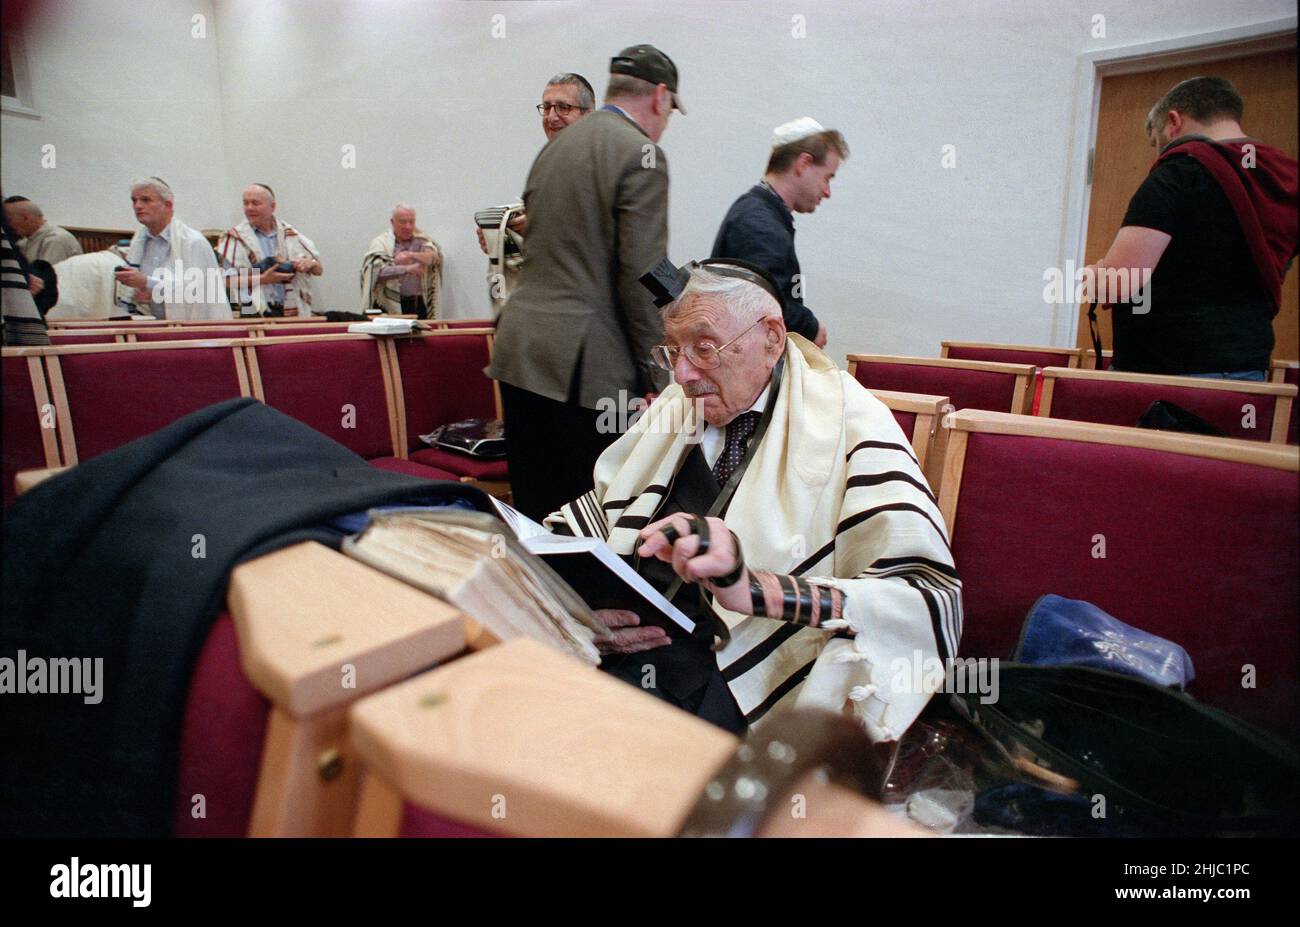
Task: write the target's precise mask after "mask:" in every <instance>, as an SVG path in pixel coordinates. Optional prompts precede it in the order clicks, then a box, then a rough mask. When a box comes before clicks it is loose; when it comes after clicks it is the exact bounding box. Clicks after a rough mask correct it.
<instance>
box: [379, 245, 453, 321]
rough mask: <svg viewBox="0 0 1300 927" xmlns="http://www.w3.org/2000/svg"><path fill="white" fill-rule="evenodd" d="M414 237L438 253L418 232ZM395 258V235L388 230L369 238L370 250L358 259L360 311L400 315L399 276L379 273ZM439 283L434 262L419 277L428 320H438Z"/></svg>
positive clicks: (439, 272)
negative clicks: (384, 275)
mask: <svg viewBox="0 0 1300 927" xmlns="http://www.w3.org/2000/svg"><path fill="white" fill-rule="evenodd" d="M414 237H415V238H416V239H418V240H419V241H423V242H426V243H428V244H429V246H430V247H432V248H433V250H434V251H437V252H438V253H439V254H442V249H441V248H439V247H438V243H437V242H436V241H434V240H433V239H432V238H430V237H429V236H428V235H426V234H425V233H424V232H422V231H420V230H419V229H416V230H415V233H414ZM396 257H397V236H396V235H394V234H393V233H392V232H391V231H388V232H384V233H383V234H382V235H376V236H375V237H374V238H373V239H371V242H370V247H369V248H367V249H366V253H365V255H364V256H363V257H362V258H361V311H362V312H363V313H364V312H369V311H370V310H371V309H372V308H377V309H381V310H383V311H384V312H385V313H387V314H388V315H401V313H402V275H401V274H398V275H395V276H391V277H381V276H379V272H380V271H381V270H383V269H384V268H385V267H387V266H388V265H389V264H392V263H393V259H394V258H396ZM441 283H442V265H441V263H440V262H438V261H435V262H434V263H433V264H431V265H430V266H428V267H426V268H425V269H424V272H423V273H422V274H420V285H421V287H422V288H423V296H424V306H425V311H426V312H427V313H428V317H429V318H431V319H436V318H437V317H438V289H439V287H440V285H441Z"/></svg>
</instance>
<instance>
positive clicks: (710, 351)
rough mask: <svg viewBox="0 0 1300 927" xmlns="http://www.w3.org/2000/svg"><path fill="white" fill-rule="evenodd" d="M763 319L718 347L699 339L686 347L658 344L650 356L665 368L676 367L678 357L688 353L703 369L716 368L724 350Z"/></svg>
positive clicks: (692, 361)
mask: <svg viewBox="0 0 1300 927" xmlns="http://www.w3.org/2000/svg"><path fill="white" fill-rule="evenodd" d="M762 321H763V320H762V319H759V320H758V321H757V322H755V323H754V324H753V325H750V326H748V327H747V328H746V329H745V330H744V331H743V332H741V333H740V334H739V335H737V336H736V337H735V338H732V339H731V340H730V341H728V342H727V343H726V344H724V345H721V346H719V347H716V348H715V347H714V346H713V342H711V341H697V342H695V344H689V345H687V346H686V347H684V348H681V347H678V346H677V345H675V344H657V345H655V346H654V347H653V348H651V349H650V357H651V359H652V360H653V361H654V362H655V365H656V366H657V367H662V368H663V369H664V370H673V369H675V368H676V367H677V358H679V357H681V356H682V355H683V354H685V355H686V359H687V360H688V361H690V362H691V363H692V364H693V365H695V366H696V367H698V368H700V369H701V370H714V369H716V368H717V366H718V365H719V364H721V363H722V352H723V351H725V350H726V349H727V348H729V347H731V345H733V344H735V343H736V342H737V341H739V340H740V339H741V338H743V337H745V335H746V334H748V332H749V330H750V329H751V328H753V327H754V325H757V324H759V322H762Z"/></svg>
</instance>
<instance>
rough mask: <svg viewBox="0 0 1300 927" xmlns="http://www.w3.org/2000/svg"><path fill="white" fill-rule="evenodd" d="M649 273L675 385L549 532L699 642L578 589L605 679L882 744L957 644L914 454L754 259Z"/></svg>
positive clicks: (940, 541)
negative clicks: (860, 729)
mask: <svg viewBox="0 0 1300 927" xmlns="http://www.w3.org/2000/svg"><path fill="white" fill-rule="evenodd" d="M665 263H666V262H665ZM683 276H685V279H684V280H683V279H682V278H683ZM654 277H655V279H656V282H659V281H662V278H663V277H667V280H666V282H661V284H660V286H659V292H660V293H661V294H662V295H661V298H660V299H659V300H658V301H659V302H661V303H664V304H666V305H667V309H666V311H665V313H664V317H663V320H664V343H663V344H662V345H659V346H657V347H656V348H655V353H654V357H655V360H656V363H659V364H660V365H662V366H663V367H664V368H665V369H669V370H671V371H672V372H673V378H674V380H675V382H674V384H673V385H671V386H669V387H668V388H667V389H665V390H664V391H663V392H662V393H661V394H660V396H659V398H658V400H656V401H655V403H654V404H653V405H651V406H650V408H649V409H648V410H647V411H646V412H645V414H644V415H643V416H641V418H640V419H638V420H637V421H636V423H635V424H634V425H633V426H632V428H631V429H629V431H628V432H627V434H625V435H623V436H622V437H621V438H619V439H618V440H617V441H616V442H615V443H614V444H612V445H611V446H610V447H609V448H608V449H607V450H606V451H605V452H604V453H603V454H602V455H601V456H600V459H599V460H598V461H597V462H596V467H595V471H594V474H593V483H594V487H595V488H594V489H592V490H591V491H590V492H588V493H586V494H585V495H583V496H581V497H579V498H577V499H575V500H573V501H572V502H570V503H569V504H566V505H563V506H561V507H559V510H558V511H557V512H555V513H553V514H552V515H551V516H549V517H548V518H547V519H546V524H547V526H548V527H549V528H550V529H551V530H552V531H553V532H555V533H557V534H573V535H579V536H585V537H599V538H601V539H602V540H604V541H605V542H606V543H607V544H608V545H609V546H610V547H611V548H612V549H613V550H614V552H615V553H617V554H619V555H620V556H623V557H625V558H628V559H629V561H630V563H631V565H632V566H633V567H634V568H635V569H636V570H637V571H638V572H639V573H640V574H641V576H642V577H643V578H644V579H645V580H646V581H647V582H649V583H650V584H651V585H652V586H654V587H655V588H656V589H657V590H658V591H659V592H661V593H662V594H663V595H664V596H665V597H666V598H669V599H670V600H671V601H672V602H673V604H674V605H676V606H677V607H678V608H679V609H680V610H681V611H682V612H683V613H685V615H686V616H687V617H688V618H690V619H691V620H692V621H694V622H695V623H696V625H697V631H696V633H694V634H686V633H684V632H682V633H677V632H674V633H673V634H672V635H671V636H670V634H669V633H668V632H666V631H665V630H664V626H665V625H669V624H670V623H669V622H667V620H666V619H662V618H658V617H656V614H657V613H656V612H655V611H654V609H653V607H651V606H648V605H647V604H645V603H644V602H643V601H642V600H640V599H638V598H637V597H635V595H629V596H627V597H626V598H624V597H621V596H618V595H616V594H612V593H610V592H608V591H604V592H602V591H600V590H595V589H590V588H587V589H584V588H582V585H581V584H578V585H576V586H575V589H576V590H577V592H578V593H579V594H580V595H584V596H585V597H587V599H588V604H589V605H590V606H592V607H593V608H594V609H596V614H597V617H598V618H600V619H601V621H602V622H604V623H605V625H606V626H607V627H609V628H610V629H611V632H612V633H611V636H610V639H608V640H602V641H598V642H597V645H598V646H599V647H600V648H601V650H602V653H603V654H604V655H605V656H604V658H603V659H602V662H601V668H602V669H603V670H605V671H606V672H608V673H611V674H613V675H615V676H618V677H619V678H621V679H624V680H625V681H627V682H630V683H632V684H633V685H636V686H638V687H640V688H643V689H645V690H646V691H648V692H650V693H651V694H653V695H655V696H657V697H659V698H661V699H663V700H664V701H667V702H669V703H670V704H673V705H675V706H677V707H679V708H682V709H684V710H686V711H689V712H691V713H693V714H695V715H697V716H699V717H702V718H704V719H706V720H708V721H710V722H712V723H714V724H717V725H719V726H720V727H724V728H726V729H727V730H730V731H733V732H737V733H739V732H741V731H743V730H744V729H745V728H746V727H747V726H748V725H751V724H754V723H757V722H758V721H759V720H760V719H762V718H763V717H764V716H765V715H766V714H767V713H768V712H769V711H771V710H772V709H774V708H776V707H777V706H779V705H785V706H790V705H793V704H794V703H796V702H798V704H800V705H813V706H819V707H824V708H827V709H830V710H832V711H835V712H840V711H844V710H846V709H848V710H851V711H852V713H853V714H854V715H855V716H856V717H857V718H858V720H859V721H860V722H861V723H862V724H863V726H864V727H865V728H866V729H867V732H868V733H869V734H870V735H871V737H872V739H873V740H875V741H877V742H896V741H897V740H898V739H899V738H900V737H901V736H902V733H903V732H904V731H905V730H906V729H907V727H908V726H909V725H910V724H911V723H912V722H913V721H914V720H915V719H916V716H917V715H918V714H919V713H920V711H921V709H922V708H924V707H925V704H926V702H927V701H928V699H929V697H930V694H931V692H933V691H934V688H935V679H934V678H931V679H929V680H928V681H927V679H926V678H925V676H926V675H927V674H929V673H931V672H932V671H930V670H927V671H926V673H924V674H923V673H921V671H920V670H919V669H918V667H934V666H943V667H945V668H946V667H948V666H949V665H950V664H949V663H948V662H947V661H948V660H949V658H951V657H953V656H954V655H955V653H956V651H957V645H958V641H959V638H960V635H961V615H962V612H961V583H960V581H959V579H958V577H957V572H956V570H955V569H954V567H953V559H952V552H951V551H950V549H949V545H948V538H947V533H946V531H945V529H944V522H943V517H942V515H941V514H940V512H939V508H938V504H937V502H936V501H935V498H934V495H933V494H932V493H931V492H930V489H929V487H928V486H927V485H926V483H925V479H924V477H922V475H921V470H920V467H919V466H918V465H917V462H916V457H915V456H914V455H913V453H912V449H911V445H910V444H909V442H908V440H907V438H906V437H905V436H904V435H903V432H902V431H901V430H900V429H899V427H898V424H897V423H896V422H895V421H894V417H893V414H892V413H891V412H890V411H889V410H888V409H887V408H885V406H884V405H883V404H882V403H881V402H880V401H879V400H877V399H876V398H875V397H874V396H872V395H871V393H869V392H868V391H867V390H866V389H865V388H864V387H863V386H862V385H861V384H859V383H858V382H857V381H856V380H854V379H853V377H851V376H849V375H848V374H847V373H845V372H844V371H842V370H840V369H839V368H838V367H837V366H836V365H835V363H834V362H833V361H832V360H831V359H830V358H829V357H827V356H826V354H824V353H823V352H822V351H819V350H818V349H817V348H815V347H814V346H813V345H812V344H810V343H809V342H808V341H805V340H804V339H802V338H788V337H787V336H786V329H785V324H784V322H783V321H782V312H781V307H780V303H779V302H778V298H777V288H776V286H775V284H774V283H773V281H772V280H771V279H770V278H769V277H768V276H767V275H766V274H764V273H763V272H762V271H759V270H757V269H756V268H754V266H753V265H747V266H746V265H745V264H742V263H741V262H733V261H730V260H728V261H717V260H709V261H705V262H703V264H701V265H692V266H691V267H690V268H689V269H686V270H685V273H684V274H683V272H681V271H676V270H675V269H673V270H672V271H670V272H668V273H667V274H663V273H662V272H661V271H660V270H659V269H656V273H655V275H654ZM715 638H717V639H718V640H719V643H717V644H715V643H714V641H715ZM939 676H942V673H940V674H939Z"/></svg>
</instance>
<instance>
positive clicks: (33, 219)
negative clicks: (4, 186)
mask: <svg viewBox="0 0 1300 927" xmlns="http://www.w3.org/2000/svg"><path fill="white" fill-rule="evenodd" d="M4 205H5V222H7V223H9V227H10V228H11V229H13V230H14V231H15V232H16V233H17V234H18V236H19V237H20V238H27V237H29V236H30V235H31V234H32V233H33V232H35V231H36V230H37V229H39V228H40V227H41V226H42V225H44V224H45V216H44V215H43V214H42V213H41V207H39V206H37V205H36V204H35V203H33V202H32V201H31V200H29V199H27V198H26V197H21V196H11V197H9V199H7V200H5V204H4Z"/></svg>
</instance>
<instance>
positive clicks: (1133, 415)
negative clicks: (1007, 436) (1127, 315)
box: [1048, 377, 1277, 441]
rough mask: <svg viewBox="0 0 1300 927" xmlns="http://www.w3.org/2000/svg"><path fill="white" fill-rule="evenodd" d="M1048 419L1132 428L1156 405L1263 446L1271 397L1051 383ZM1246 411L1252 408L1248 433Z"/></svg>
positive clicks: (1101, 382)
mask: <svg viewBox="0 0 1300 927" xmlns="http://www.w3.org/2000/svg"><path fill="white" fill-rule="evenodd" d="M1050 379H1052V381H1053V382H1054V383H1055V386H1054V387H1053V391H1052V405H1051V409H1050V412H1049V413H1048V414H1050V415H1051V417H1052V418H1067V419H1070V420H1072V421H1076V422H1098V423H1100V424H1102V425H1125V426H1128V427H1132V426H1134V425H1136V424H1137V421H1138V419H1139V418H1141V417H1142V413H1143V412H1145V411H1146V410H1147V409H1148V408H1149V407H1150V405H1151V403H1153V402H1155V401H1156V400H1157V399H1163V400H1165V401H1166V402H1172V403H1174V404H1175V405H1177V406H1181V407H1182V408H1184V409H1186V410H1187V411H1188V412H1191V413H1193V414H1194V415H1199V416H1200V417H1201V418H1203V419H1205V420H1206V421H1207V422H1209V423H1210V424H1211V425H1214V426H1215V427H1216V428H1219V429H1220V430H1222V431H1223V432H1224V433H1225V434H1226V435H1227V436H1228V437H1230V438H1245V439H1246V440H1249V441H1267V440H1268V439H1269V435H1270V433H1271V430H1272V427H1273V410H1274V406H1275V405H1276V401H1277V397H1275V396H1260V395H1251V394H1245V393H1237V392H1233V391H1231V390H1221V389H1209V388H1198V387H1195V386H1171V385H1165V384H1156V383H1130V382H1126V381H1124V380H1119V379H1111V378H1109V377H1107V378H1098V379H1092V378H1081V377H1052V378H1050ZM1246 406H1251V407H1253V408H1254V413H1253V425H1254V427H1253V428H1246V427H1244V426H1245V425H1246V424H1248V423H1250V422H1251V419H1250V418H1248V414H1249V413H1248V412H1247V410H1246V408H1244V407H1246Z"/></svg>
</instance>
